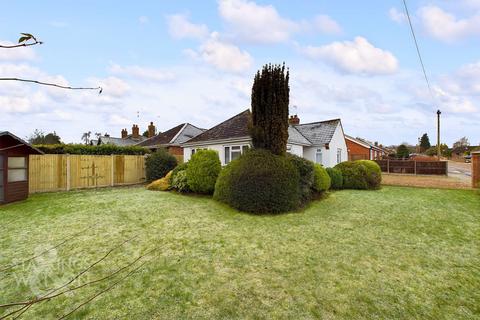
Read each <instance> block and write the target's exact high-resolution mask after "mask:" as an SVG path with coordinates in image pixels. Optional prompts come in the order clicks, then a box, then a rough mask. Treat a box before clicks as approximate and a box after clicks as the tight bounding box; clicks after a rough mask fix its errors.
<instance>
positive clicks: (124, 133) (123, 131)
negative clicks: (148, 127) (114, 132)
mask: <svg viewBox="0 0 480 320" xmlns="http://www.w3.org/2000/svg"><path fill="white" fill-rule="evenodd" d="M127 136H128V131H127V129H122V139H125V138H126V137H127Z"/></svg>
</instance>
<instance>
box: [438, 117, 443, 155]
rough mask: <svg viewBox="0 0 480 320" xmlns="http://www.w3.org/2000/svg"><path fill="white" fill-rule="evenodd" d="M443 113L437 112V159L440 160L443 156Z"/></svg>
mask: <svg viewBox="0 0 480 320" xmlns="http://www.w3.org/2000/svg"><path fill="white" fill-rule="evenodd" d="M441 114H442V113H441V112H440V110H437V157H438V160H440V155H441V150H440V149H441V147H440V115H441Z"/></svg>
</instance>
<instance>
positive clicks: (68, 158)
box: [67, 153, 70, 191]
mask: <svg viewBox="0 0 480 320" xmlns="http://www.w3.org/2000/svg"><path fill="white" fill-rule="evenodd" d="M67 191H70V154H68V153H67Z"/></svg>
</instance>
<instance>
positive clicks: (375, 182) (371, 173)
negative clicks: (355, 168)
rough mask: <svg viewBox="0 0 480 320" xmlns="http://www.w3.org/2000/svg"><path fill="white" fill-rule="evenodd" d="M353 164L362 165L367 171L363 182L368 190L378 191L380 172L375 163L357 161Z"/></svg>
mask: <svg viewBox="0 0 480 320" xmlns="http://www.w3.org/2000/svg"><path fill="white" fill-rule="evenodd" d="M355 163H358V164H361V165H364V166H365V168H366V169H367V173H366V176H365V180H366V181H367V184H368V188H369V189H379V188H380V183H381V182H382V170H381V169H380V166H379V165H378V163H376V162H375V161H371V160H357V161H355Z"/></svg>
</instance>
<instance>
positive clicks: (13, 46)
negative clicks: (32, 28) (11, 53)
mask: <svg viewBox="0 0 480 320" xmlns="http://www.w3.org/2000/svg"><path fill="white" fill-rule="evenodd" d="M37 44H43V42H42V41H37V40H35V42H32V43H19V44H13V45H2V44H0V48H2V49H13V48H20V47H30V46H35V45H37Z"/></svg>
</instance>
